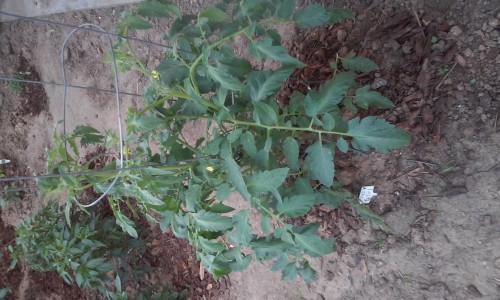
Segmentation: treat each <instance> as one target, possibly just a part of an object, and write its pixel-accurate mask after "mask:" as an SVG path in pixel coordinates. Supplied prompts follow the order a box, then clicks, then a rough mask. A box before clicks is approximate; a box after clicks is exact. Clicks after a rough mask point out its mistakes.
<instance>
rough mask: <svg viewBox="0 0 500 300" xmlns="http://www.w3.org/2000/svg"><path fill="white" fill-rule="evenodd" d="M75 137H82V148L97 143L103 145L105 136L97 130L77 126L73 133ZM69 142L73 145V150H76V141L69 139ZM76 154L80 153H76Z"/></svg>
mask: <svg viewBox="0 0 500 300" xmlns="http://www.w3.org/2000/svg"><path fill="white" fill-rule="evenodd" d="M73 135H74V136H76V137H80V144H81V145H82V147H84V146H86V145H91V144H95V143H101V142H103V141H104V136H102V135H101V133H100V132H99V131H98V130H97V129H95V128H94V127H91V126H86V125H78V126H76V127H75V130H74V131H73ZM69 142H70V144H71V145H72V148H73V149H75V147H74V144H73V143H74V141H73V140H72V139H69ZM73 151H74V150H73ZM75 153H78V151H75Z"/></svg>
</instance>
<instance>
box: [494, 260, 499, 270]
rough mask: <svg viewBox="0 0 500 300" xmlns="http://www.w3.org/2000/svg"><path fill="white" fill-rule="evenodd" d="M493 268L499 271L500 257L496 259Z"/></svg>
mask: <svg viewBox="0 0 500 300" xmlns="http://www.w3.org/2000/svg"><path fill="white" fill-rule="evenodd" d="M493 266H494V267H495V268H497V269H500V257H499V258H497V259H495V262H494V263H493Z"/></svg>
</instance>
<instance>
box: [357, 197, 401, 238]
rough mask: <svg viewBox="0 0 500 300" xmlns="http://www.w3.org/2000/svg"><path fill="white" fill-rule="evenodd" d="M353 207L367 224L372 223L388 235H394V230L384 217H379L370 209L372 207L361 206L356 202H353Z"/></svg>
mask: <svg viewBox="0 0 500 300" xmlns="http://www.w3.org/2000/svg"><path fill="white" fill-rule="evenodd" d="M351 205H352V206H353V207H354V210H356V213H358V214H359V216H360V217H361V219H363V221H365V222H369V221H372V222H373V223H374V224H375V225H377V226H378V227H379V228H380V229H381V230H382V231H384V232H385V233H388V234H394V230H392V228H391V227H389V226H388V225H387V224H386V223H385V220H384V218H383V217H382V216H379V215H377V214H376V213H375V212H374V211H372V210H371V209H370V207H368V206H366V205H363V204H360V203H358V202H355V201H351Z"/></svg>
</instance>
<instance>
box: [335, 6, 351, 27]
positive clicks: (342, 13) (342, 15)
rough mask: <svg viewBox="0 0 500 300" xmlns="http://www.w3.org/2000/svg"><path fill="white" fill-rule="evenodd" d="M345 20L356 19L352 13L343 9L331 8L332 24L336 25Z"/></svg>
mask: <svg viewBox="0 0 500 300" xmlns="http://www.w3.org/2000/svg"><path fill="white" fill-rule="evenodd" d="M345 19H354V16H353V15H352V13H351V12H350V11H348V10H345V9H343V8H331V11H330V23H331V24H335V23H338V22H340V21H342V20H345Z"/></svg>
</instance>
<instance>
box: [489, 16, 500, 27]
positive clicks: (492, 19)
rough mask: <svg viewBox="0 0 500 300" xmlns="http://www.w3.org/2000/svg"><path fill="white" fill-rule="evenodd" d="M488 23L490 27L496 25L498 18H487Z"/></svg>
mask: <svg viewBox="0 0 500 300" xmlns="http://www.w3.org/2000/svg"><path fill="white" fill-rule="evenodd" d="M488 25H489V26H491V27H497V26H498V19H497V18H489V19H488Z"/></svg>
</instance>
